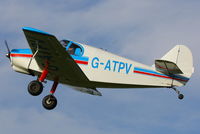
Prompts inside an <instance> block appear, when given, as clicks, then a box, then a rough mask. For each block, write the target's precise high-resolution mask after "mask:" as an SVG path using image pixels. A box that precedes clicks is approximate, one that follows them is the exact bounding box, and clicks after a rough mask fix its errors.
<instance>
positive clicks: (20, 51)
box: [11, 49, 33, 54]
mask: <svg viewBox="0 0 200 134" xmlns="http://www.w3.org/2000/svg"><path fill="white" fill-rule="evenodd" d="M11 53H15V54H33V53H32V51H31V50H30V49H13V50H11Z"/></svg>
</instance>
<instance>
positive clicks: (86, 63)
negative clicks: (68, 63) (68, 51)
mask: <svg viewBox="0 0 200 134" xmlns="http://www.w3.org/2000/svg"><path fill="white" fill-rule="evenodd" d="M75 62H76V63H78V64H84V65H88V62H87V61H80V60H75Z"/></svg>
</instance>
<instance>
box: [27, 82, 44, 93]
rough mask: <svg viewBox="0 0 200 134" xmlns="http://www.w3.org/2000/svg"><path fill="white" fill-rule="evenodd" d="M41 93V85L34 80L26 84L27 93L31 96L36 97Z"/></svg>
mask: <svg viewBox="0 0 200 134" xmlns="http://www.w3.org/2000/svg"><path fill="white" fill-rule="evenodd" d="M42 91H43V85H42V83H41V82H39V81H37V80H34V81H31V82H30V83H29V84H28V92H29V93H30V94H31V95H33V96H38V95H40V94H41V93H42Z"/></svg>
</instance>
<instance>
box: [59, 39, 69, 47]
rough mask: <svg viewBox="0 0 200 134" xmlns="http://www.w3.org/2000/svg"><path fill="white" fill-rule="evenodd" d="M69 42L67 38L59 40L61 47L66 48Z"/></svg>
mask: <svg viewBox="0 0 200 134" xmlns="http://www.w3.org/2000/svg"><path fill="white" fill-rule="evenodd" d="M69 42H70V41H68V40H61V41H60V44H61V45H62V46H63V47H65V48H66V47H67V45H68V44H69Z"/></svg>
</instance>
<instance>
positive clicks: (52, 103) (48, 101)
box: [42, 95, 57, 110]
mask: <svg viewBox="0 0 200 134" xmlns="http://www.w3.org/2000/svg"><path fill="white" fill-rule="evenodd" d="M42 105H43V107H44V108H46V109H47V110H52V109H54V108H55V107H56V105H57V99H56V97H55V96H53V95H47V96H45V97H44V98H43V100H42Z"/></svg>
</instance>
